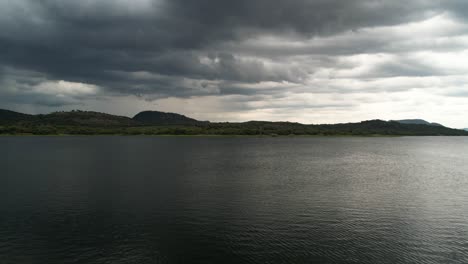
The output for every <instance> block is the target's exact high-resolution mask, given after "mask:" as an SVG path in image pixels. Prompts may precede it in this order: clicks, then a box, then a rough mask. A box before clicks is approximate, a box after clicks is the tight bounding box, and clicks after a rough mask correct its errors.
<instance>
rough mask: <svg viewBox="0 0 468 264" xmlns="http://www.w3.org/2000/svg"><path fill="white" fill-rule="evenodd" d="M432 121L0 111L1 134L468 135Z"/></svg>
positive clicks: (158, 113)
mask: <svg viewBox="0 0 468 264" xmlns="http://www.w3.org/2000/svg"><path fill="white" fill-rule="evenodd" d="M428 123H429V122H426V121H424V122H419V121H418V122H417V123H414V122H401V120H400V121H383V120H369V121H363V122H359V123H343V124H323V125H305V124H300V123H292V122H266V121H249V122H243V123H229V122H220V123H214V122H204V121H198V120H195V119H193V118H189V117H186V116H184V115H179V114H175V113H164V112H157V111H145V112H141V113H139V114H137V115H136V116H135V117H134V118H128V117H124V116H115V115H110V114H105V113H98V112H90V111H71V112H55V113H51V114H46V115H27V114H21V113H17V112H13V111H9V110H0V134H13V135H15V134H38V135H43V134H52V135H53V134H80V135H101V134H102V135H104V134H119V135H271V136H274V135H325V136H333V135H343V136H349V135H351V136H352V135H358V136H373V135H387V136H393V135H394V136H467V135H468V131H464V130H461V129H452V128H448V127H444V126H442V125H432V123H429V125H428Z"/></svg>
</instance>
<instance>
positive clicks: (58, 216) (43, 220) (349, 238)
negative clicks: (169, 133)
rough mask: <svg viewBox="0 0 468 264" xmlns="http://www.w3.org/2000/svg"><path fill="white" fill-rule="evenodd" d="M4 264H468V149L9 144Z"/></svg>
mask: <svg viewBox="0 0 468 264" xmlns="http://www.w3.org/2000/svg"><path fill="white" fill-rule="evenodd" d="M0 263H1V264H4V263H8V264H9V263H15V264H21V263H28V264H29V263H47V264H54V263H99V264H101V263H138V264H141V263H468V138H461V137H454V138H447V137H404V138H198V137H197V138H182V137H161V138H157V137H155V138H153V137H1V138H0Z"/></svg>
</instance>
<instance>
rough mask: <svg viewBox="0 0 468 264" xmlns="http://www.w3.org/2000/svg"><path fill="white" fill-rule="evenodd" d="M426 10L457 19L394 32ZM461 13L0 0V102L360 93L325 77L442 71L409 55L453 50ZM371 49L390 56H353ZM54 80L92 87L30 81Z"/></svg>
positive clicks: (366, 3) (439, 8)
mask: <svg viewBox="0 0 468 264" xmlns="http://www.w3.org/2000/svg"><path fill="white" fill-rule="evenodd" d="M434 17H443V18H450V19H452V20H453V21H457V23H459V25H455V26H453V27H454V28H453V29H451V30H446V28H443V29H441V30H440V32H439V33H437V32H436V33H437V34H436V33H434V32H430V31H427V32H426V31H424V32H423V33H421V34H419V35H414V34H413V33H412V32H411V31H409V32H405V31H404V30H402V28H404V27H405V26H406V25H408V24H409V23H418V22H421V21H424V20H427V19H431V18H434ZM466 17H468V3H467V2H466V1H464V0H446V1H432V0H414V1H378V0H346V1H343V0H289V1H284V0H237V1H232V0H198V1H188V0H183V1H182V0H134V1H123V0H101V1H71V0H65V1H64V0H44V1H36V0H15V1H0V84H1V87H0V95H3V99H2V100H0V102H1V101H3V102H5V101H17V102H23V103H27V102H29V103H31V104H44V105H61V104H64V105H65V104H79V103H80V100H84V99H86V98H88V97H92V96H105V95H136V96H139V97H141V98H145V99H149V100H152V99H158V98H165V97H179V98H190V97H193V96H207V95H215V96H229V95H241V96H246V97H248V98H252V100H253V99H254V98H255V96H276V97H277V98H282V97H284V96H286V94H288V93H291V92H294V91H297V92H301V93H306V92H312V93H313V92H317V93H324V92H326V91H330V92H335V93H346V92H349V91H352V92H353V91H356V90H365V91H370V90H372V88H369V87H368V86H367V85H363V87H361V89H359V88H355V87H354V86H352V85H350V87H351V88H349V87H348V86H345V85H343V82H340V81H339V80H338V81H336V79H340V78H354V79H360V78H361V79H372V80H371V82H377V81H376V80H375V79H378V78H391V77H398V76H410V77H411V76H416V77H420V76H439V75H450V74H452V72H451V71H450V70H444V71H442V70H441V69H440V67H439V68H437V67H433V66H432V65H428V63H427V62H425V61H423V62H421V61H417V59H414V58H410V56H409V55H408V54H409V52H418V51H421V50H424V51H434V50H438V51H445V52H447V51H451V50H453V49H457V50H463V49H464V47H466V42H464V41H463V40H459V41H458V42H457V41H451V40H450V39H449V40H447V39H444V38H448V37H451V36H458V35H464V34H467V32H468V30H467V28H466V21H465V20H466ZM452 20H451V21H452ZM453 21H452V22H453ZM436 22H438V21H435V23H436ZM453 23H455V22H453ZM399 27H400V28H399ZM431 34H432V35H431ZM434 34H435V35H434ZM413 35H414V37H415V38H418V37H421V38H422V40H419V41H418V39H413V38H412V36H413ZM379 53H385V54H393V56H391V57H392V58H394V59H393V60H388V61H383V62H381V61H376V62H374V61H372V60H370V59H369V60H366V61H365V62H363V61H360V60H357V61H356V60H355V58H354V57H353V56H356V55H360V54H379ZM363 63H365V64H368V65H364V66H365V67H363ZM360 67H361V68H364V69H360ZM60 80H63V81H66V82H70V83H72V82H73V83H79V84H86V85H94V86H96V87H99V89H97V90H96V91H95V94H94V93H89V94H88V93H83V94H79V93H78V94H73V93H70V92H69V93H68V94H64V95H63V96H62V97H57V96H52V95H51V94H50V93H48V92H44V89H42V88H41V89H42V90H41V89H39V88H38V87H39V86H38V85H40V84H41V83H46V84H50V83H54V82H57V81H60ZM327 80H333V81H331V82H330V83H326V81H327ZM377 83H379V82H377ZM64 85H65V86H66V85H68V84H67V83H65V84H64V83H61V84H60V85H58V86H57V87H56V88H57V89H60V87H62V86H64ZM379 87H380V86H379ZM379 87H376V88H375V89H379ZM385 87H386V86H385ZM38 89H39V90H38ZM73 89H75V90H73ZM73 89H72V90H73V91H78V90H79V89H80V88H79V87H78V88H77V87H73ZM385 89H386V88H385ZM317 105H320V104H317ZM323 105H325V106H335V107H338V106H337V105H336V104H323ZM298 106H299V107H306V106H305V105H302V104H298ZM284 107H286V108H287V107H289V106H286V105H285V106H284Z"/></svg>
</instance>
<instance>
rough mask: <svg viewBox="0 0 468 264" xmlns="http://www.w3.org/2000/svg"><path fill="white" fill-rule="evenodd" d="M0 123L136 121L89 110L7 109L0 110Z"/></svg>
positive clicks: (108, 123) (103, 124) (99, 124)
mask: <svg viewBox="0 0 468 264" xmlns="http://www.w3.org/2000/svg"><path fill="white" fill-rule="evenodd" d="M0 124H28V125H55V126H95V127H107V126H114V127H116V126H133V125H137V124H138V123H137V122H136V121H134V120H132V119H131V118H128V117H123V116H115V115H110V114H104V113H99V112H91V111H79V110H74V111H70V112H54V113H50V114H46V115H27V114H22V113H17V112H13V111H9V110H0Z"/></svg>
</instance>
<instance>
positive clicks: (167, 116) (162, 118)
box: [133, 111, 201, 125]
mask: <svg viewBox="0 0 468 264" xmlns="http://www.w3.org/2000/svg"><path fill="white" fill-rule="evenodd" d="M133 120H136V121H138V122H140V123H144V124H150V125H187V124H198V123H201V122H200V121H198V120H195V119H193V118H189V117H186V116H184V115H180V114H175V113H165V112H159V111H144V112H140V113H138V114H137V115H135V116H134V117H133Z"/></svg>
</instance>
